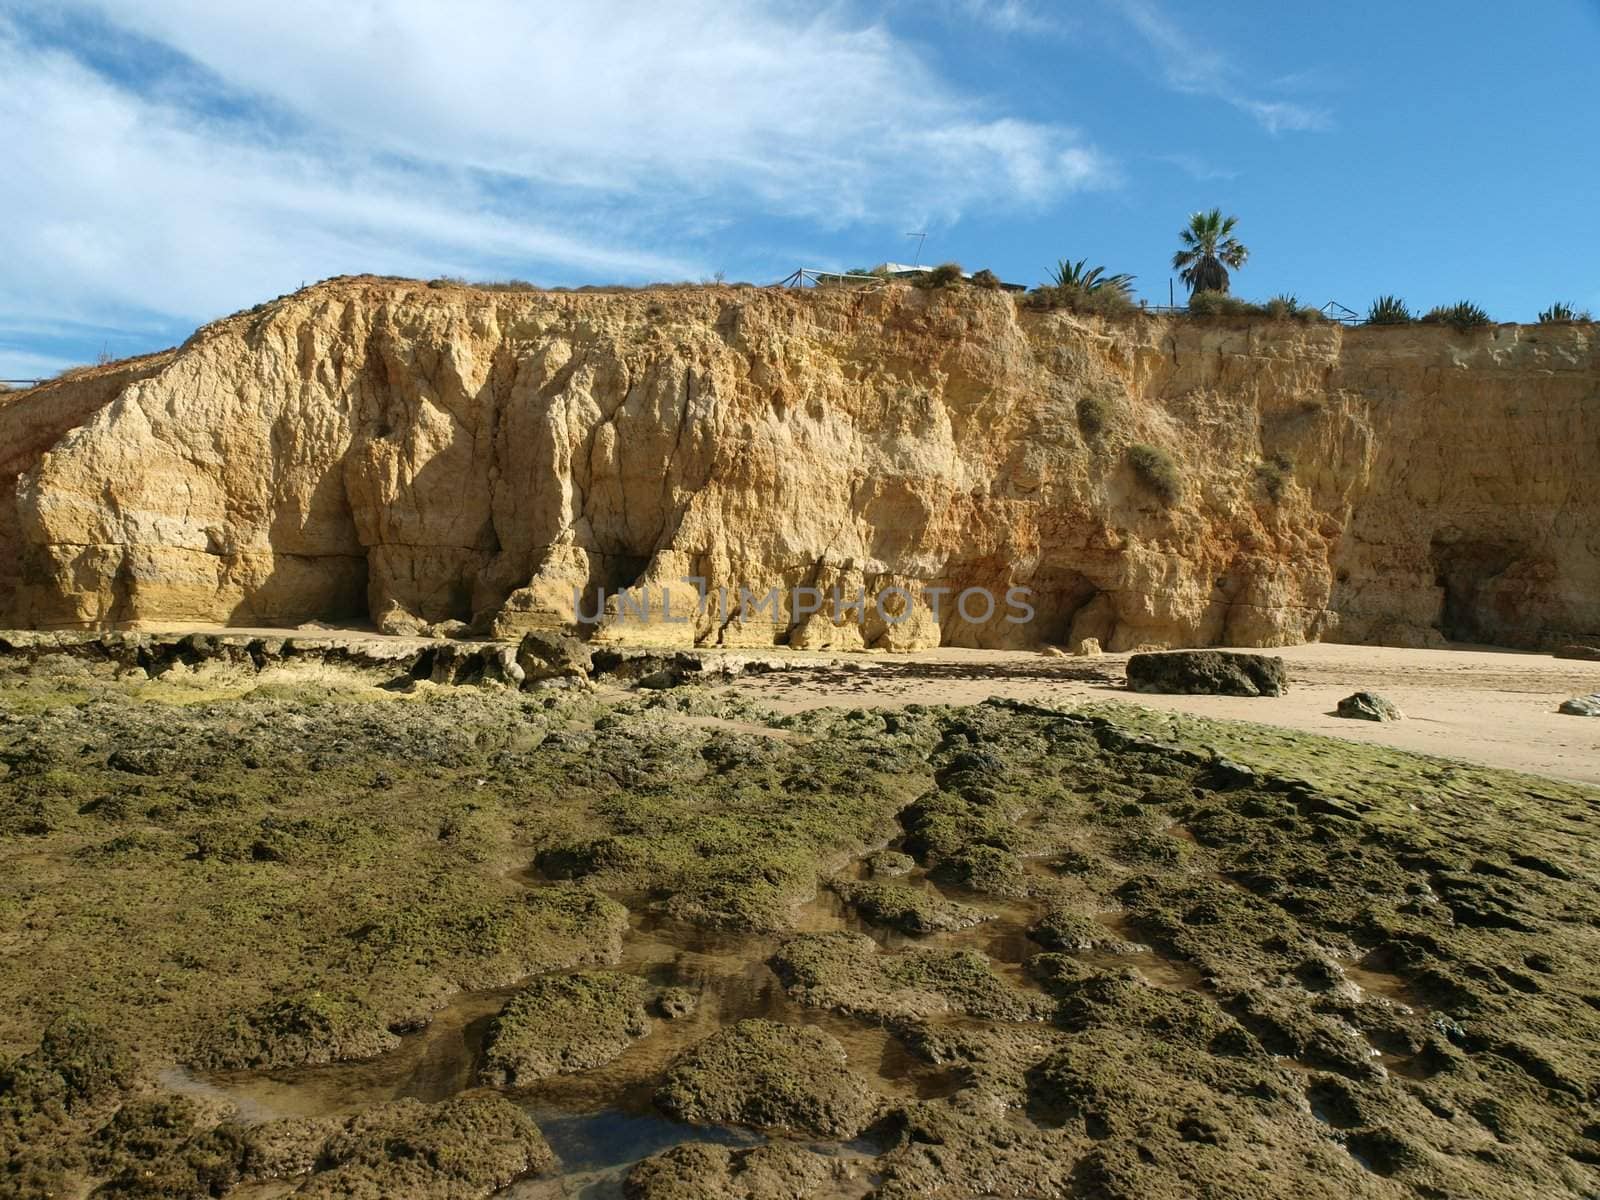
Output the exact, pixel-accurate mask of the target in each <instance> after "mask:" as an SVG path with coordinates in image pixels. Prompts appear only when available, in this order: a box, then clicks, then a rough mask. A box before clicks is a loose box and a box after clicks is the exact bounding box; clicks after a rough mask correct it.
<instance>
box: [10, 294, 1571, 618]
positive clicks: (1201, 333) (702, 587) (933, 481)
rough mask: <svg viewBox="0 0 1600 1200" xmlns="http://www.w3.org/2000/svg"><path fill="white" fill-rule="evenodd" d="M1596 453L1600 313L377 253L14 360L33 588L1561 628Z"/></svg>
mask: <svg viewBox="0 0 1600 1200" xmlns="http://www.w3.org/2000/svg"><path fill="white" fill-rule="evenodd" d="M1596 463H1600V334H1597V331H1596V327H1595V326H1591V325H1573V326H1537V327H1534V326H1500V327H1495V328H1490V329H1487V330H1483V331H1480V332H1472V333H1460V332H1456V331H1453V330H1450V329H1448V328H1443V327H1439V326H1404V327H1364V328H1356V329H1346V328H1343V327H1340V326H1338V325H1332V324H1319V323H1313V324H1301V323H1296V322H1287V321H1284V322H1273V321H1267V320H1263V319H1260V318H1255V319H1248V320H1246V319H1214V320H1189V319H1183V318H1165V317H1154V316H1145V315H1137V316H1132V317H1126V318H1099V317H1084V316H1075V315H1072V314H1069V313H1064V312H1035V311H1031V310H1028V309H1026V308H1019V307H1018V306H1017V304H1016V302H1015V301H1014V300H1013V299H1012V298H1010V297H1008V296H1005V295H1001V294H995V293H989V292H983V291H980V290H977V289H971V288H967V289H959V290H951V291H921V290H916V289H912V288H908V287H887V288H883V289H880V290H871V291H845V290H820V291H808V292H803V293H801V292H792V291H779V290H772V289H748V288H738V289H736V288H726V287H707V288H689V289H652V290H645V291H632V292H587V293H547V292H514V291H481V290H474V289H471V288H466V287H456V286H443V287H441V286H430V285H427V284H423V283H418V282H411V281H398V280H385V279H374V278H353V279H341V280H334V281H329V282H328V283H325V284H320V285H318V286H316V287H313V288H309V289H306V290H304V291H301V292H298V293H296V294H294V295H292V296H287V297H283V298H281V299H279V300H276V301H273V302H271V303H269V304H266V305H262V306H259V307H258V309H256V310H254V311H252V312H249V313H241V314H238V315H236V316H234V317H230V318H226V319H224V320H222V321H218V322H216V323H214V324H212V325H209V326H206V327H205V328H203V329H201V330H200V331H199V332H197V333H196V334H195V336H194V337H193V338H191V339H190V340H189V342H188V343H186V344H185V345H184V346H183V347H181V348H179V349H178V350H176V351H173V352H169V353H167V354H162V355H154V356H150V357H148V358H145V359H140V360H132V361H130V362H128V363H122V364H114V365H112V366H109V367H104V368H99V369H94V370H89V371H85V372H82V373H80V374H77V375H75V376H74V377H72V378H68V379H62V380H57V381H54V382H51V383H48V384H45V385H42V386H40V387H37V388H34V389H31V390H30V391H27V392H23V393H18V394H13V395H10V396H5V397H0V621H3V622H4V623H6V624H9V625H12V626H22V627H38V628H105V627H113V626H116V627H129V626H132V627H147V628H162V627H169V628H170V627H176V626H183V625H197V624H205V625H211V624H225V625H240V626H263V625H272V626H289V625H295V624H299V623H301V622H305V621H308V620H322V621H329V622H365V621H371V622H373V623H375V624H377V625H378V626H379V627H380V628H383V629H386V630H389V631H394V632H414V631H416V630H418V629H421V628H425V627H428V626H438V625H439V623H441V622H453V621H459V622H462V623H464V624H465V625H467V626H470V627H471V628H473V629H474V630H476V631H478V632H482V633H492V634H495V635H498V636H509V635H512V634H515V633H517V632H519V631H522V630H526V629H530V628H544V627H558V626H572V625H573V624H574V622H575V621H578V620H580V619H581V620H582V622H583V623H584V625H585V626H586V627H587V629H588V632H589V633H590V634H591V635H592V636H594V637H596V638H598V639H600V640H619V641H631V642H640V643H651V644H668V645H688V644H693V643H698V644H724V645H745V646H751V645H770V644H773V643H775V642H780V641H789V642H791V643H792V644H795V645H800V646H810V647H823V646H830V647H833V648H835V649H851V648H857V647H861V646H876V647H881V648H887V649H910V648H916V647H921V646H929V645H937V644H941V643H943V644H947V645H966V646H991V647H1000V646H1025V645H1035V644H1041V643H1071V642H1075V641H1077V640H1079V639H1082V638H1088V637H1093V638H1097V639H1099V641H1100V642H1101V644H1102V645H1104V646H1105V647H1106V648H1108V649H1126V648H1131V647H1134V646H1137V645H1141V644H1162V645H1169V646H1181V645H1212V644H1232V645H1258V646H1260V645H1283V644H1288V643H1293V642H1299V641H1305V640H1312V639H1318V638H1322V639H1339V640H1346V641H1373V642H1383V643H1389V644H1400V645H1430V644H1440V643H1442V641H1443V640H1444V639H1446V638H1448V639H1451V640H1460V641H1483V642H1495V643H1501V644H1506V645H1514V646H1538V645H1547V644H1551V643H1559V642H1565V641H1572V640H1575V639H1581V638H1592V637H1593V636H1594V635H1596V634H1600V488H1597V487H1596V486H1595V484H1596V482H1597V477H1596V466H1595V464H1596ZM691 577H692V578H693V579H695V580H698V581H699V582H697V583H687V582H684V581H685V580H686V579H688V578H691ZM625 588H631V589H633V591H632V592H631V593H630V594H629V595H628V596H626V597H620V598H619V597H618V596H617V595H616V594H615V593H616V592H617V590H618V589H625ZM1019 588H1020V589H1027V592H1026V595H1027V597H1028V599H1027V601H1026V603H1027V607H1028V608H1030V609H1031V610H1032V615H1031V617H1030V619H1027V620H1007V619H1005V617H1006V615H1007V614H1008V613H1010V614H1012V615H1015V614H1016V612H1017V610H1016V609H1008V608H1007V606H1006V596H1007V593H1008V591H1010V590H1011V589H1019ZM741 589H743V593H741ZM797 589H798V590H797ZM807 589H815V593H809V592H808V591H807ZM969 589H976V591H974V595H978V594H979V593H984V594H987V595H988V596H990V597H992V598H994V600H996V601H997V602H998V607H997V609H996V611H995V612H994V613H992V614H986V613H985V603H984V602H983V600H982V599H981V597H980V599H978V600H975V601H973V602H971V603H968V604H966V605H963V606H957V604H956V599H957V597H958V596H959V594H960V593H961V592H963V591H965V590H969ZM603 593H605V594H606V595H603ZM741 594H748V595H749V596H750V597H752V598H753V599H755V600H756V601H757V603H756V604H755V605H753V606H752V605H748V604H747V605H744V606H741V605H740V604H739V603H738V598H739V597H740V596H741ZM835 594H837V595H838V596H840V597H843V598H844V601H845V605H846V607H845V609H844V610H843V611H842V612H841V611H839V610H838V609H837V608H836V607H835V605H834V604H833V603H828V602H824V603H823V604H822V605H821V610H820V611H816V612H808V611H806V610H807V609H809V608H810V607H811V606H812V605H811V602H810V599H808V597H811V596H824V597H827V596H832V595H835ZM885 595H890V596H892V597H894V598H893V599H891V600H889V601H888V603H887V605H885V604H884V602H883V600H882V597H883V596H885ZM607 596H608V597H609V598H607ZM858 596H865V598H866V603H865V604H864V605H863V606H862V608H860V609H859V610H857V609H851V608H849V602H850V600H851V599H852V598H854V597H858ZM702 599H707V600H708V602H706V603H701V602H700V601H701V600H702ZM664 600H665V601H666V602H667V604H668V612H666V613H663V612H662V607H663V601H664ZM907 601H909V604H907Z"/></svg>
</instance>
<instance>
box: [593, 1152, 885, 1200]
mask: <svg viewBox="0 0 1600 1200" xmlns="http://www.w3.org/2000/svg"><path fill="white" fill-rule="evenodd" d="M855 1177H856V1171H855V1169H854V1167H853V1166H852V1165H851V1164H850V1163H849V1162H848V1161H847V1160H844V1159H840V1158H834V1157H831V1156H829V1155H825V1154H818V1153H817V1152H816V1151H814V1150H807V1149H806V1148H805V1147H803V1146H796V1145H794V1144H793V1143H791V1142H768V1143H767V1144H766V1145H763V1146H751V1147H748V1148H742V1149H741V1148H735V1147H730V1146H713V1145H710V1144H708V1143H705V1142H689V1143H686V1144H685V1145H682V1146H674V1147H672V1148H671V1149H670V1150H663V1151H662V1152H661V1153H660V1154H653V1155H651V1156H650V1157H649V1158H647V1159H644V1160H643V1161H642V1162H640V1163H639V1164H638V1165H636V1166H635V1167H634V1168H633V1170H632V1171H630V1172H629V1173H628V1178H627V1180H626V1182H625V1183H624V1185H623V1195H624V1196H626V1197H627V1200H808V1198H809V1197H814V1196H819V1195H823V1194H826V1190H827V1189H829V1188H830V1187H831V1186H837V1185H838V1184H840V1183H843V1182H846V1181H849V1180H851V1179H854V1178H855Z"/></svg>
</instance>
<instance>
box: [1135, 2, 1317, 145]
mask: <svg viewBox="0 0 1600 1200" xmlns="http://www.w3.org/2000/svg"><path fill="white" fill-rule="evenodd" d="M1111 4H1112V7H1114V8H1115V9H1116V10H1117V11H1118V12H1120V13H1121V14H1122V15H1123V17H1125V18H1126V19H1127V21H1128V23H1129V24H1130V25H1132V26H1133V28H1134V30H1135V31H1136V32H1137V33H1138V34H1139V36H1140V37H1141V38H1143V39H1144V42H1145V44H1146V45H1147V46H1148V47H1149V48H1150V49H1151V50H1152V51H1153V52H1154V54H1155V58H1156V65H1157V69H1158V70H1159V71H1160V73H1161V75H1162V77H1163V78H1164V79H1165V80H1166V83H1167V86H1168V87H1170V88H1172V89H1174V90H1175V91H1179V92H1184V93H1186V94H1188V95H1194V96H1210V97H1212V98H1213V99H1216V100H1220V101H1222V102H1223V103H1224V104H1228V105H1231V106H1232V107H1234V108H1236V109H1238V110H1239V111H1240V112H1242V113H1245V114H1246V115H1248V116H1250V117H1251V118H1253V119H1254V120H1255V121H1256V122H1257V123H1258V124H1259V125H1260V126H1261V127H1262V128H1263V129H1265V130H1266V131H1267V132H1268V133H1284V132H1305V131H1315V130H1325V129H1329V128H1331V127H1332V124H1333V121H1332V118H1331V117H1330V116H1329V115H1328V113H1327V112H1326V111H1324V110H1322V109H1317V108H1309V107H1307V106H1306V105H1303V104H1296V103H1292V102H1290V101H1287V100H1263V99H1261V98H1259V97H1257V96H1252V95H1249V94H1248V93H1247V92H1246V91H1245V90H1244V89H1242V88H1241V87H1239V85H1238V84H1237V83H1236V82H1235V71H1234V68H1233V65H1232V63H1230V62H1229V61H1228V58H1227V57H1226V56H1225V55H1224V54H1222V53H1221V52H1220V51H1217V50H1215V49H1213V48H1211V47H1209V46H1206V45H1204V44H1203V43H1201V42H1200V41H1199V40H1197V39H1195V38H1193V37H1191V36H1190V35H1189V34H1188V33H1186V32H1185V31H1184V30H1183V29H1182V28H1180V27H1179V26H1178V25H1177V23H1176V22H1174V21H1172V20H1171V19H1170V18H1169V17H1167V15H1166V14H1165V13H1163V12H1162V11H1161V9H1160V8H1159V7H1158V6H1157V5H1156V4H1155V3H1153V0H1111ZM1291 78H1293V77H1284V78H1283V79H1281V80H1280V83H1282V84H1284V85H1286V86H1287V85H1288V84H1289V81H1290V79H1291Z"/></svg>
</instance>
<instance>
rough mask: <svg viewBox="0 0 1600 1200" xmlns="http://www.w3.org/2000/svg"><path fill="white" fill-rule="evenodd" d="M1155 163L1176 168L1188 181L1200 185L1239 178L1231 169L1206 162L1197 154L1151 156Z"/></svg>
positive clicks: (1237, 173)
mask: <svg viewBox="0 0 1600 1200" xmlns="http://www.w3.org/2000/svg"><path fill="white" fill-rule="evenodd" d="M1153 157H1154V158H1155V161H1156V162H1164V163H1166V164H1167V165H1168V166H1173V167H1177V168H1178V170H1180V171H1182V172H1183V173H1184V174H1185V175H1187V176H1189V178H1190V179H1194V180H1198V181H1199V182H1201V183H1214V182H1219V181H1222V182H1225V181H1227V180H1230V179H1237V178H1239V172H1237V171H1235V170H1233V169H1232V168H1231V167H1221V166H1218V165H1217V164H1216V163H1212V162H1207V161H1206V160H1205V159H1203V158H1201V157H1200V156H1199V155H1197V154H1157V155H1154V156H1153Z"/></svg>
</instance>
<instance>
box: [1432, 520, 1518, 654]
mask: <svg viewBox="0 0 1600 1200" xmlns="http://www.w3.org/2000/svg"><path fill="white" fill-rule="evenodd" d="M1520 554H1521V550H1520V548H1519V547H1517V546H1515V545H1512V544H1509V543H1505V542H1489V541H1470V540H1468V541H1456V540H1453V539H1447V538H1442V537H1440V536H1438V535H1435V537H1434V539H1433V542H1432V544H1431V546H1430V553H1429V557H1430V561H1431V562H1432V564H1433V571H1434V586H1435V587H1437V588H1438V589H1439V612H1438V615H1437V617H1436V618H1435V619H1434V627H1435V628H1436V629H1438V630H1439V632H1440V633H1442V634H1444V636H1445V637H1446V638H1447V639H1448V640H1449V641H1452V642H1488V641H1493V640H1494V637H1495V633H1496V629H1497V622H1495V621H1494V620H1493V619H1492V618H1491V617H1490V616H1489V615H1488V614H1485V613H1484V611H1483V608H1484V601H1483V589H1484V585H1485V584H1487V583H1489V582H1491V581H1492V580H1493V579H1495V577H1497V576H1499V575H1501V574H1503V573H1504V572H1505V570H1506V568H1508V567H1509V566H1510V565H1511V564H1512V563H1513V562H1515V561H1516V560H1517V558H1518V557H1519V556H1520Z"/></svg>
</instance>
